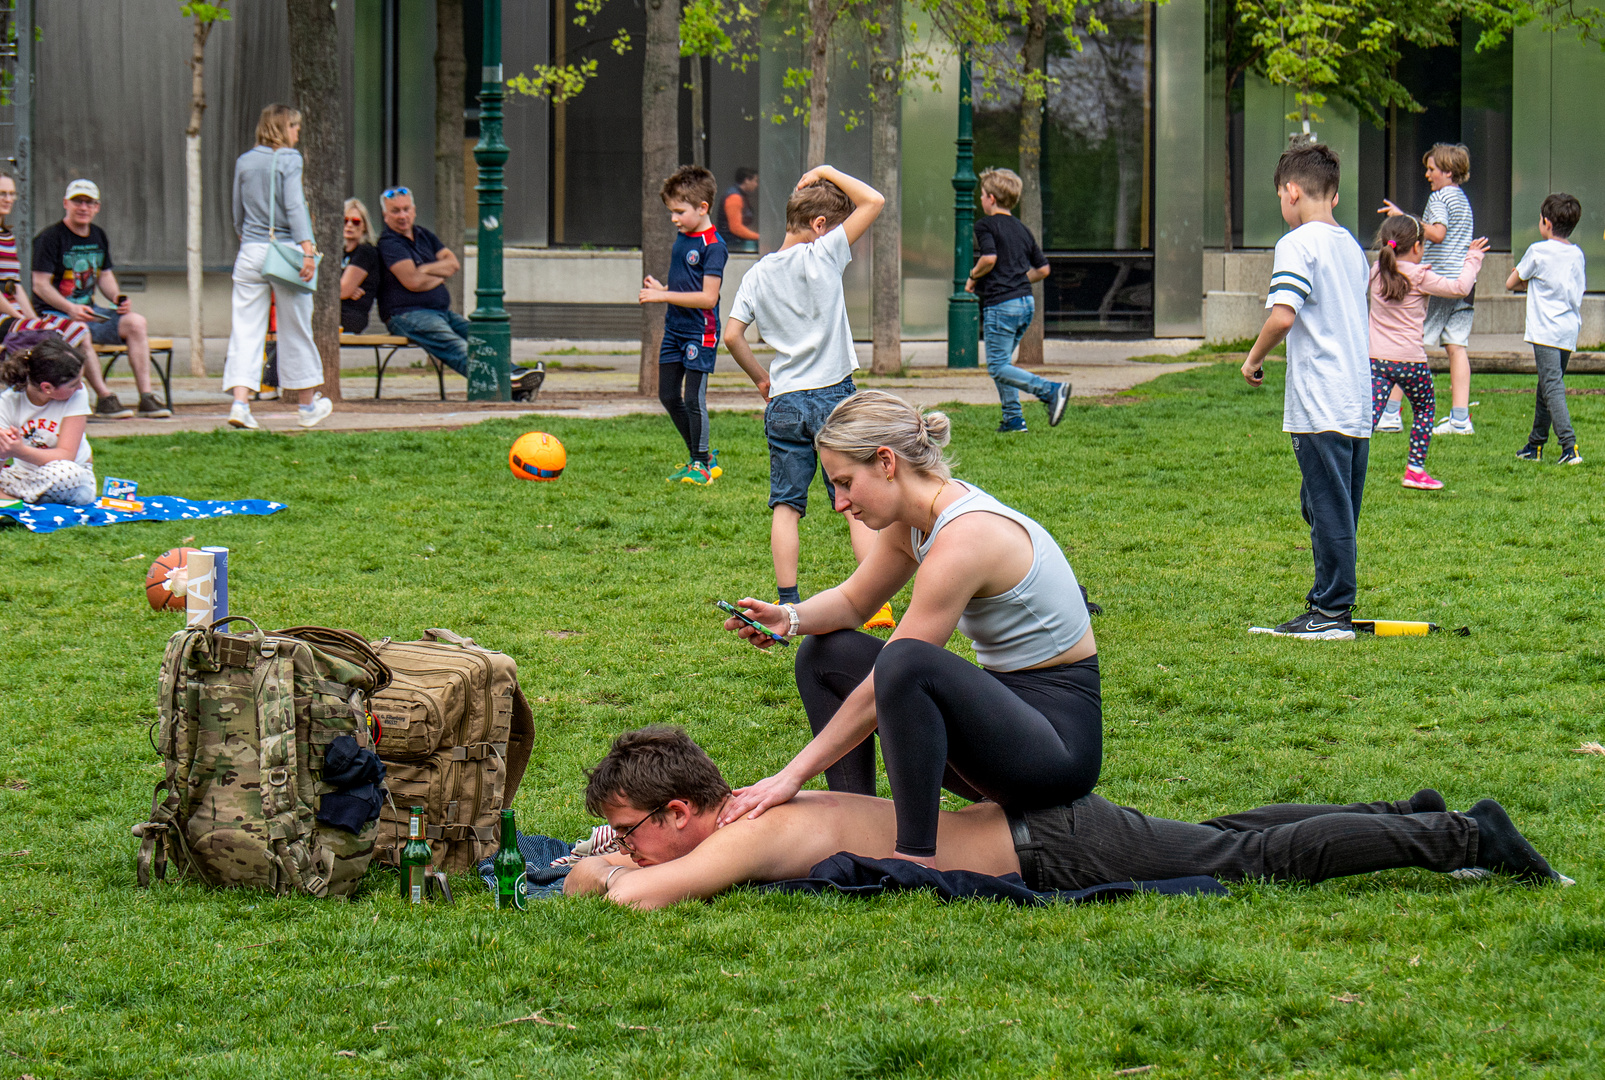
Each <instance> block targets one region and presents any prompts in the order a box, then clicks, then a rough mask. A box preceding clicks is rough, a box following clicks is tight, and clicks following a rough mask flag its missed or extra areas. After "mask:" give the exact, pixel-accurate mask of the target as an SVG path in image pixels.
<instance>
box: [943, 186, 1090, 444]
mask: <svg viewBox="0 0 1605 1080" xmlns="http://www.w3.org/2000/svg"><path fill="white" fill-rule="evenodd" d="M980 180H981V209H982V210H983V211H985V213H984V214H983V216H982V217H981V219H980V220H979V221H977V222H976V223H975V256H976V258H975V266H974V268H973V269H971V270H970V278H969V280H968V281H966V282H965V283H964V291H965V292H972V293H974V294H975V295H976V297H977V298H978V299H979V300H980V301H981V333H982V335H983V336H984V337H985V339H986V370H987V374H989V375H991V376H992V381H993V382H994V383H996V384H997V388H998V399H999V400H1000V401H1001V402H1002V403H1003V422H1002V423H1001V424H999V425H998V434H1000V435H1007V434H1013V433H1015V432H1023V431H1025V430H1026V427H1025V415H1024V414H1023V413H1022V412H1021V411H1020V391H1022V390H1024V391H1025V392H1026V393H1028V394H1033V395H1035V396H1036V398H1037V400H1038V401H1040V402H1042V403H1043V404H1044V405H1046V406H1047V407H1048V426H1049V427H1058V426H1059V421H1060V420H1061V419H1063V417H1064V407H1065V404H1066V403H1067V402H1068V401H1069V400H1070V384H1069V383H1056V382H1049V381H1048V380H1047V379H1044V378H1043V377H1042V376H1040V375H1033V374H1031V373H1030V372H1029V371H1026V370H1024V369H1023V368H1017V367H1015V366H1014V364H1013V363H1011V361H1012V360H1013V358H1014V350H1015V349H1017V348H1019V346H1020V340H1021V339H1022V338H1024V337H1025V332H1026V330H1027V329H1028V328H1029V327H1030V325H1031V320H1032V319H1033V318H1034V317H1035V316H1036V310H1037V306H1036V299H1035V298H1034V297H1033V296H1032V295H1031V286H1032V285H1034V284H1036V283H1037V282H1039V281H1041V280H1042V279H1043V278H1045V277H1047V276H1048V260H1047V257H1046V256H1044V255H1043V254H1042V248H1041V247H1040V246H1038V244H1037V238H1036V237H1034V236H1032V235H1031V230H1030V229H1027V228H1026V227H1025V226H1024V225H1023V224H1021V222H1020V219H1019V218H1017V217H1015V216H1014V214H1012V213H1011V212H1010V211H1012V210H1013V209H1014V204H1015V203H1017V202H1019V201H1020V177H1019V176H1018V175H1017V174H1016V173H1015V172H1014V170H1012V169H987V170H986V171H985V172H983V173H982V174H981V177H980Z"/></svg>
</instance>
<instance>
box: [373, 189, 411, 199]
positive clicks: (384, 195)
mask: <svg viewBox="0 0 1605 1080" xmlns="http://www.w3.org/2000/svg"><path fill="white" fill-rule="evenodd" d="M411 194H412V192H411V191H409V190H408V189H407V188H404V187H393V188H391V189H390V190H389V191H384V192H381V193H380V194H379V197H380V198H381V199H394V198H395V197H396V196H397V195H411Z"/></svg>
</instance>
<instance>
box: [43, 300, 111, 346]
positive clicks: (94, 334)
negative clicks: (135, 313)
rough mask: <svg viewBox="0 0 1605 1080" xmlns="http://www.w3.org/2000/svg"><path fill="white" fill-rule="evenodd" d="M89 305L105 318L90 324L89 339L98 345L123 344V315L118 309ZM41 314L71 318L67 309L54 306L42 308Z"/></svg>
mask: <svg viewBox="0 0 1605 1080" xmlns="http://www.w3.org/2000/svg"><path fill="white" fill-rule="evenodd" d="M89 307H90V308H91V309H92V310H93V311H94V312H95V314H97V315H100V316H102V317H103V318H104V320H105V321H104V322H92V323H90V324H89V340H90V341H92V342H94V343H95V344H96V345H121V344H122V343H123V338H122V334H121V333H119V328H120V327H121V326H122V321H123V317H122V316H121V315H119V314H118V313H117V309H116V308H109V307H101V306H100V305H99V304H90V305H89ZM39 314H41V315H59V316H61V317H62V318H63V319H66V318H70V316H69V315H68V314H67V313H66V312H65V311H57V310H56V309H55V308H52V307H42V308H40V309H39Z"/></svg>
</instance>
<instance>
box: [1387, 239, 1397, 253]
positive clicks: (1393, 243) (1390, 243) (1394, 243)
mask: <svg viewBox="0 0 1605 1080" xmlns="http://www.w3.org/2000/svg"><path fill="white" fill-rule="evenodd" d="M1388 246H1389V247H1390V248H1392V249H1393V250H1394V251H1398V250H1399V242H1398V241H1397V240H1389V241H1388Z"/></svg>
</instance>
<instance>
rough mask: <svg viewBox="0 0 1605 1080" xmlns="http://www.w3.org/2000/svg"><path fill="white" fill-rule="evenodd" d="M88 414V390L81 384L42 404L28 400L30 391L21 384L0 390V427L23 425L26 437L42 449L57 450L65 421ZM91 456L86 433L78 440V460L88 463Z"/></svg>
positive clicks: (31, 444)
mask: <svg viewBox="0 0 1605 1080" xmlns="http://www.w3.org/2000/svg"><path fill="white" fill-rule="evenodd" d="M88 415H89V391H87V390H85V389H84V388H83V387H82V386H80V387H79V388H78V389H77V390H76V391H74V392H73V395H72V397H70V398H68V399H67V400H66V401H47V402H45V403H44V404H43V405H35V404H34V403H33V402H31V401H29V400H28V391H27V390H26V389H25V388H23V387H20V386H13V387H10V388H8V389H7V390H5V391H3V392H0V428H6V427H14V428H20V429H21V430H22V438H23V441H24V442H26V443H27V444H28V445H29V446H36V447H38V448H39V449H41V450H54V449H55V448H56V445H57V444H58V443H60V441H61V425H62V421H64V420H66V419H67V417H69V416H88ZM90 459H91V454H90V451H89V438H88V437H87V436H85V437H84V438H81V439H79V440H78V456H77V458H76V459H75V460H76V461H77V462H78V464H80V465H88V464H89V462H90Z"/></svg>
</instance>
